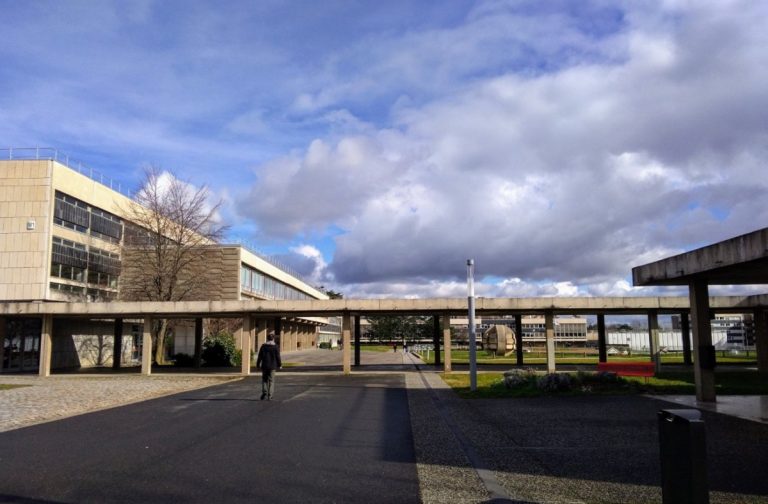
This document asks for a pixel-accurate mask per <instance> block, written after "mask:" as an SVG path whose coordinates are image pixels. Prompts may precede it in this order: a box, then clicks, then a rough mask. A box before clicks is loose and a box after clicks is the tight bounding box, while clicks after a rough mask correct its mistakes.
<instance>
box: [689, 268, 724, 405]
mask: <svg viewBox="0 0 768 504" xmlns="http://www.w3.org/2000/svg"><path fill="white" fill-rule="evenodd" d="M688 292H689V295H690V299H691V322H692V324H693V360H694V361H695V362H694V366H693V375H694V377H695V379H696V400H698V401H708V402H714V401H716V400H717V398H716V395H715V370H714V360H715V352H714V348H713V347H712V325H711V321H710V318H709V287H708V286H707V282H706V280H694V281H693V282H691V283H690V285H689V286H688Z"/></svg>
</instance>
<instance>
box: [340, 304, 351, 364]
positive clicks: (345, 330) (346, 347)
mask: <svg viewBox="0 0 768 504" xmlns="http://www.w3.org/2000/svg"><path fill="white" fill-rule="evenodd" d="M351 333H352V317H351V316H350V315H349V313H344V315H342V317H341V363H342V370H343V372H344V374H345V375H348V374H350V373H351V372H352V367H351V366H350V362H349V358H350V356H351V354H352V352H351V349H350V346H351V345H352V334H351Z"/></svg>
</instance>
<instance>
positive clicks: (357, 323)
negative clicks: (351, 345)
mask: <svg viewBox="0 0 768 504" xmlns="http://www.w3.org/2000/svg"><path fill="white" fill-rule="evenodd" d="M355 367H360V315H355Z"/></svg>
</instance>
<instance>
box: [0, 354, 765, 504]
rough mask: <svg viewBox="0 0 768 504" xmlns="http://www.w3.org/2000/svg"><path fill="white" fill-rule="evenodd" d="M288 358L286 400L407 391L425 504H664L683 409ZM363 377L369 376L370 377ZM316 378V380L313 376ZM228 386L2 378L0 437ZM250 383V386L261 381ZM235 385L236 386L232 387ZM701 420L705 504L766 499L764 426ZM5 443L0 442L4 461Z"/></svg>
mask: <svg viewBox="0 0 768 504" xmlns="http://www.w3.org/2000/svg"><path fill="white" fill-rule="evenodd" d="M285 361H286V362H287V363H290V362H301V363H303V364H305V365H310V366H309V369H310V370H312V369H314V372H313V371H306V369H307V367H304V368H301V369H299V368H292V367H290V366H286V367H285V368H284V370H283V371H282V372H281V375H284V376H282V378H281V382H280V383H282V384H286V383H288V382H289V380H290V382H291V383H294V382H295V383H296V384H302V383H305V384H307V386H308V387H309V388H306V387H305V388H301V390H299V389H297V392H296V394H297V395H295V398H291V399H289V402H292V401H296V400H298V401H310V400H317V399H322V398H323V397H325V396H326V395H327V394H328V393H330V392H331V391H334V393H337V392H339V391H340V390H347V392H345V394H348V395H349V396H350V400H352V398H354V397H358V396H359V394H361V393H362V391H361V390H360V389H358V387H363V390H364V389H369V388H371V387H373V388H379V387H384V388H389V389H392V390H391V391H390V392H391V393H394V394H395V395H394V396H393V395H391V394H390V395H384V396H382V397H383V398H384V397H389V398H390V400H392V398H393V397H402V396H401V393H400V392H398V391H397V390H398V387H401V386H402V387H404V388H406V389H407V403H408V408H407V409H408V412H409V416H410V429H411V432H412V440H411V441H410V442H412V447H413V450H414V457H415V462H416V471H417V473H418V493H419V500H421V501H422V502H427V503H443V502H451V503H455V502H459V503H463V502H467V503H481V502H491V501H493V502H518V503H523V502H528V503H533V502H542V503H566V502H568V503H575V502H602V503H611V502H637V503H644V502H660V500H661V494H660V488H659V485H660V476H659V469H658V460H659V452H658V441H657V440H658V433H657V427H656V413H657V411H658V410H659V409H662V408H670V407H679V406H675V404H674V403H671V402H666V401H664V400H658V399H653V398H647V397H639V396H610V397H602V396H596V397H557V398H546V397H545V398H534V399H515V400H509V401H505V400H463V399H460V398H459V397H458V396H456V395H455V394H454V393H453V392H452V391H451V390H450V389H449V388H448V387H447V385H445V383H444V382H443V381H442V379H441V378H440V376H439V374H437V373H434V372H417V371H415V366H414V364H416V363H417V361H416V360H415V359H413V358H412V357H411V356H404V355H403V354H402V353H397V354H396V353H394V352H383V353H374V352H364V353H363V364H364V365H366V367H365V368H363V369H362V370H363V371H365V374H357V377H358V378H354V377H353V378H354V379H350V378H345V377H340V376H339V375H338V374H337V373H338V371H334V372H332V373H331V374H330V375H328V374H327V373H326V372H325V371H323V369H325V368H329V367H330V368H332V369H339V368H337V367H338V366H340V362H341V352H338V351H336V352H333V351H310V352H295V353H292V354H287V355H286V356H285ZM371 370H374V372H372V373H369V371H371ZM391 371H394V373H392V372H391ZM313 374H317V375H318V376H317V377H316V378H315V377H313V376H312V375H313ZM398 375H400V376H403V377H404V382H403V385H397V382H396V381H394V382H393V381H392V380H391V378H392V377H394V376H398ZM323 376H330V377H332V379H334V380H338V379H340V380H342V381H341V382H339V383H338V384H337V385H332V386H331V387H330V388H329V386H328V385H320V382H321V381H322V382H325V381H327V378H323ZM366 376H367V377H366ZM334 377H335V378H334ZM377 377H381V378H377ZM227 380H238V377H237V376H229V377H211V376H199V375H153V376H152V377H150V378H144V377H141V376H137V375H130V376H116V377H112V376H98V377H92V376H54V377H51V378H48V379H38V378H36V377H33V376H27V377H25V376H1V375H0V383H17V384H22V383H27V384H31V385H32V386H30V387H25V388H17V389H13V390H6V391H0V430H9V429H14V428H16V427H19V426H21V425H27V424H30V423H39V422H44V421H46V420H51V419H57V418H63V417H65V416H69V415H72V414H79V413H83V412H86V411H88V410H89V409H103V408H109V407H112V406H117V405H119V404H123V403H126V402H135V401H140V400H142V399H143V398H148V397H157V396H158V395H163V394H172V393H176V392H180V391H183V390H191V389H200V388H203V387H207V386H210V385H214V384H220V383H222V381H227ZM296 380H298V381H296ZM247 381H248V382H249V383H250V385H248V387H249V390H250V388H253V386H254V384H255V383H257V381H258V377H253V378H250V379H248V380H247ZM237 383H240V382H237V381H235V382H233V384H232V385H236V384H237ZM313 383H315V385H314V386H313V385H312V384H313ZM344 384H348V386H347V385H344ZM342 385H344V386H342ZM230 386H231V385H228V386H227V387H230ZM302 387H304V385H302ZM339 387H341V388H339ZM222 390H224V389H223V388H221V387H216V388H212V389H208V390H200V392H199V393H200V394H203V395H204V396H205V397H208V396H210V398H209V399H205V400H204V404H208V405H211V408H212V409H211V411H212V412H213V411H215V410H216V409H217V408H215V407H213V406H214V405H219V406H218V409H221V408H225V407H230V405H233V407H234V405H235V404H237V401H235V402H231V401H232V400H230V399H227V400H226V401H225V399H224V398H223V397H221V396H222V394H223V392H221V391H222ZM238 390H239V389H238ZM243 390H245V389H243ZM356 390H358V391H356ZM217 391H218V392H217ZM251 392H252V391H251ZM251 395H253V394H251ZM174 397H183V396H174ZM201 397H202V396H201ZM200 400H203V399H200ZM238 400H242V399H238ZM397 400H398V401H399V400H400V399H397ZM222 401H224V402H222ZM146 404H152V403H146ZM184 404H190V405H191V404H197V403H193V402H186V403H184ZM201 404H203V403H201ZM318 404H322V403H318ZM147 407H148V406H147ZM185 408H187V406H185ZM114 411H116V412H118V411H121V410H114ZM126 411H127V410H126ZM183 411H187V410H186V409H185V410H183ZM275 411H277V410H275ZM283 411H289V410H283ZM349 411H353V410H349ZM354 411H357V410H354ZM330 413H331V412H330V411H328V412H322V411H320V410H317V415H316V417H313V418H314V420H313V421H315V422H321V423H323V422H324V419H327V418H328V417H327V415H328V414H330ZM359 413H364V412H359ZM211 414H213V413H211ZM703 416H704V420H705V423H706V428H707V448H708V460H709V464H710V465H709V472H710V488H711V495H710V498H711V502H712V503H713V504H715V503H732V502H736V503H752V502H755V503H768V481H766V480H765V478H764V477H763V469H764V468H765V467H768V452H766V450H765V446H768V426H767V425H764V424H760V423H756V422H749V421H744V420H741V419H738V418H733V417H730V416H725V415H722V414H718V413H715V412H710V411H704V412H703ZM293 418H294V417H293V416H290V415H289V416H287V417H286V418H282V417H275V419H274V420H273V421H274V422H277V423H278V424H282V423H283V422H287V423H288V424H290V422H293V421H294V420H293ZM366 418H367V417H366ZM370 420H371V419H368V420H366V421H370ZM57 424H59V422H57ZM355 425H357V423H356V422H353V423H350V424H348V425H344V426H342V424H338V427H337V428H339V429H343V430H344V431H345V432H346V431H348V429H352V430H354V429H355ZM298 432H301V429H299V430H298ZM339 432H341V431H339ZM350 432H351V431H350ZM3 439H4V438H3V437H1V436H0V460H2V458H3V442H2V440H3ZM5 439H7V438H5ZM361 441H363V440H362V439H361ZM297 443H298V444H297V445H296V446H295V447H296V449H297V450H298V451H297V452H296V453H297V454H301V453H302V450H301V443H300V440H297ZM364 446H365V444H362V445H360V448H363V447H364ZM350 447H352V446H350ZM398 460H400V459H398ZM0 480H2V477H0ZM0 493H1V492H0ZM375 497H377V498H374V499H373V500H372V501H371V502H376V501H378V500H381V499H378V498H379V497H381V496H380V495H378V496H375ZM0 500H2V495H0ZM340 500H344V499H343V498H341V499H340Z"/></svg>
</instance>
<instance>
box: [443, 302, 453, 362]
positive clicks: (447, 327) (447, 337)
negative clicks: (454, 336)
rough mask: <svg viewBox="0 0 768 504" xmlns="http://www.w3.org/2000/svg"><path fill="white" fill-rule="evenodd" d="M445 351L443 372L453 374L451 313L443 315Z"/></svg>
mask: <svg viewBox="0 0 768 504" xmlns="http://www.w3.org/2000/svg"><path fill="white" fill-rule="evenodd" d="M442 318H443V351H444V352H445V355H444V358H443V371H444V372H446V373H450V372H451V315H450V314H449V313H444V314H443V317H442Z"/></svg>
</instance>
